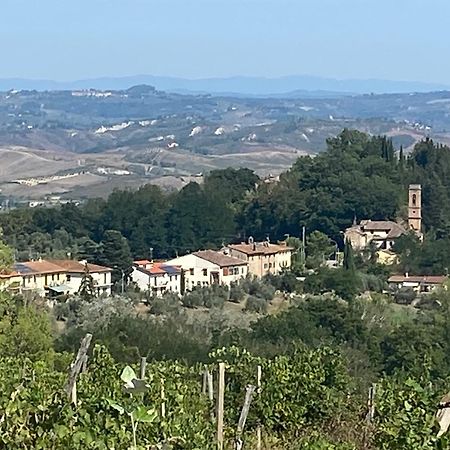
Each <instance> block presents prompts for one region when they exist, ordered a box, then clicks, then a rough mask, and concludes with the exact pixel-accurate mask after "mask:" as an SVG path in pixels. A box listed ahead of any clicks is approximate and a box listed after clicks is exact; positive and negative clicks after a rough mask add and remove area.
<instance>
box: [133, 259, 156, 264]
mask: <svg viewBox="0 0 450 450" xmlns="http://www.w3.org/2000/svg"><path fill="white" fill-rule="evenodd" d="M134 264H136V265H137V266H150V265H151V264H152V262H151V261H149V260H148V259H139V260H137V261H134Z"/></svg>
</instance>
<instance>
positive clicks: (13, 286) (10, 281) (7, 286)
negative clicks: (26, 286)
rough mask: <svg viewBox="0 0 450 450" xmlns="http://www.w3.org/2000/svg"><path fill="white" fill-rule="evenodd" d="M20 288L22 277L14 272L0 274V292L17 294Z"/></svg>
mask: <svg viewBox="0 0 450 450" xmlns="http://www.w3.org/2000/svg"><path fill="white" fill-rule="evenodd" d="M21 287H22V276H21V275H20V274H19V273H18V272H16V271H15V270H14V271H11V272H8V273H6V272H4V273H0V291H8V292H10V293H11V294H19V293H20V291H21Z"/></svg>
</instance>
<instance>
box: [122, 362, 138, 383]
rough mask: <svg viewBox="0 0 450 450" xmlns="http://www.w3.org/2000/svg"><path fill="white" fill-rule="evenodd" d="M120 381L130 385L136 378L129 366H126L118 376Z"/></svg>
mask: <svg viewBox="0 0 450 450" xmlns="http://www.w3.org/2000/svg"><path fill="white" fill-rule="evenodd" d="M120 378H121V380H122V381H123V382H124V383H127V384H129V383H131V382H132V381H133V380H134V379H136V378H137V376H136V372H135V371H134V370H133V369H132V368H131V367H130V366H126V367H125V368H124V369H123V371H122V375H120Z"/></svg>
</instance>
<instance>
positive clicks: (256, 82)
mask: <svg viewBox="0 0 450 450" xmlns="http://www.w3.org/2000/svg"><path fill="white" fill-rule="evenodd" d="M144 84H147V85H152V86H155V87H156V88H157V89H159V90H165V91H168V92H178V93H196V94H204V93H211V94H216V95H217V94H221V95H239V96H245V95H247V96H269V97H270V96H277V97H280V96H281V97H297V98H298V97H306V96H309V97H316V98H320V97H321V98H324V97H335V96H339V95H346V94H347V95H348V94H370V93H374V94H380V93H408V92H429V91H439V90H446V89H450V86H446V85H443V84H438V83H424V82H416V81H391V80H379V79H366V80H363V79H347V80H338V79H334V78H322V77H315V76H307V75H297V76H286V77H279V78H263V77H245V76H236V77H228V78H203V79H186V78H176V77H163V76H153V75H136V76H128V77H104V78H93V79H86V80H77V81H52V80H29V79H22V78H7V79H0V91H7V90H10V89H18V90H21V89H30V90H33V89H36V90H39V91H43V90H62V89H69V90H74V89H89V88H94V89H103V90H109V89H111V90H121V89H128V88H129V87H131V86H135V85H144Z"/></svg>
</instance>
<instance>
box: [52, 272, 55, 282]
mask: <svg viewBox="0 0 450 450" xmlns="http://www.w3.org/2000/svg"><path fill="white" fill-rule="evenodd" d="M52 281H55V274H54V273H52Z"/></svg>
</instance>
